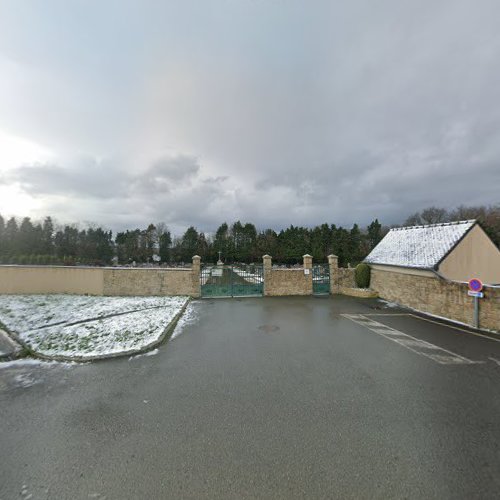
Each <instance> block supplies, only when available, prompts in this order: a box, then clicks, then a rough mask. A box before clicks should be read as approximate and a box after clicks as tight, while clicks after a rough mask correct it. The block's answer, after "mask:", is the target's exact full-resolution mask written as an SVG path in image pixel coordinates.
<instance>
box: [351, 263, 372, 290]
mask: <svg viewBox="0 0 500 500" xmlns="http://www.w3.org/2000/svg"><path fill="white" fill-rule="evenodd" d="M354 278H355V280H356V286H357V287H358V288H368V287H369V286H370V266H369V265H368V264H363V263H361V264H358V265H357V266H356V270H355V271H354Z"/></svg>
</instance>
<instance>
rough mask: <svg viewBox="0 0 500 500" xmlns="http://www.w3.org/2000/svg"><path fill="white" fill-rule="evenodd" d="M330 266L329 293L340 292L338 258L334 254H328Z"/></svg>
mask: <svg viewBox="0 0 500 500" xmlns="http://www.w3.org/2000/svg"><path fill="white" fill-rule="evenodd" d="M328 265H329V267H330V293H340V287H339V258H338V257H337V256H336V255H333V254H330V255H329V256H328Z"/></svg>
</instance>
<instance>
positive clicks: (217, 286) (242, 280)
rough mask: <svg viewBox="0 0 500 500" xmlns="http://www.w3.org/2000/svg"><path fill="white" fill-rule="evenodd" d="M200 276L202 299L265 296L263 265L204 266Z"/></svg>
mask: <svg viewBox="0 0 500 500" xmlns="http://www.w3.org/2000/svg"><path fill="white" fill-rule="evenodd" d="M200 276H201V296H202V297H244V296H251V295H257V296H258V295H263V294H264V271H263V268H262V265H255V264H234V265H231V266H203V267H202V268H201V275H200Z"/></svg>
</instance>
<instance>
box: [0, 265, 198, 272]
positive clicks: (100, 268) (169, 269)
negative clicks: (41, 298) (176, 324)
mask: <svg viewBox="0 0 500 500" xmlns="http://www.w3.org/2000/svg"><path fill="white" fill-rule="evenodd" d="M0 267H15V268H26V269H30V268H33V267H34V268H36V269H94V270H96V271H100V270H103V269H104V270H112V271H113V270H129V271H191V270H192V269H191V267H125V266H57V265H56V266H50V265H44V264H38V265H37V264H0Z"/></svg>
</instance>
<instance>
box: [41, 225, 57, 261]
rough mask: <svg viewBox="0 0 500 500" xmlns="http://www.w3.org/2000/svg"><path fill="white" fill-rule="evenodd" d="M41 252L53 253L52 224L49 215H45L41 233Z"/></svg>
mask: <svg viewBox="0 0 500 500" xmlns="http://www.w3.org/2000/svg"><path fill="white" fill-rule="evenodd" d="M41 253H42V254H44V255H53V254H54V224H53V222H52V219H51V218H50V217H45V219H44V221H43V226H42V234H41Z"/></svg>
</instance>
